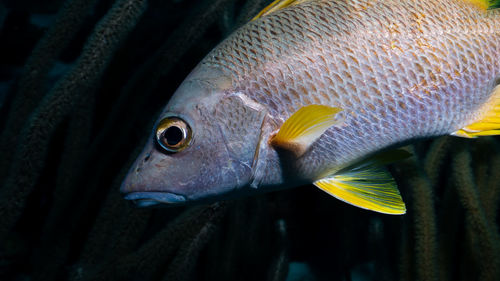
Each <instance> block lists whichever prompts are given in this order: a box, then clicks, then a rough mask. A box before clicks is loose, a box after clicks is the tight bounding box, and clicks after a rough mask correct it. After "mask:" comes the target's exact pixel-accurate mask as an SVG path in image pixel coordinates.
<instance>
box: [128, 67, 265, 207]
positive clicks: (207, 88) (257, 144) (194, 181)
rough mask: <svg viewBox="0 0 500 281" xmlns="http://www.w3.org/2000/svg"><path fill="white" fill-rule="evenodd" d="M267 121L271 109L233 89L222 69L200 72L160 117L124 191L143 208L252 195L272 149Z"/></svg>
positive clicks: (188, 82) (194, 75) (189, 80)
mask: <svg viewBox="0 0 500 281" xmlns="http://www.w3.org/2000/svg"><path fill="white" fill-rule="evenodd" d="M265 118H266V111H265V109H264V108H263V107H261V106H260V105H258V104H256V103H254V102H252V101H250V100H249V99H248V98H246V96H244V95H242V94H240V93H238V92H236V91H235V90H234V89H232V85H231V81H230V79H228V78H227V77H225V76H224V75H223V74H221V73H220V72H218V71H217V69H212V68H208V67H198V68H196V69H195V70H194V71H193V72H192V73H191V74H190V75H189V76H188V77H187V78H186V80H185V81H184V82H183V83H182V84H181V85H180V86H179V88H178V89H177V91H176V92H175V93H174V96H173V97H172V99H171V100H170V102H169V103H168V104H167V106H166V107H165V109H164V110H163V112H162V113H161V114H160V117H159V118H158V121H157V122H156V125H155V127H154V129H153V132H152V135H151V138H150V139H149V140H148V142H147V144H146V146H145V148H144V150H143V151H142V153H141V154H140V155H139V157H138V158H137V160H136V162H135V163H134V164H133V166H132V167H131V169H130V170H129V173H128V174H127V176H126V178H125V180H124V182H123V183H122V186H121V192H122V193H124V194H125V198H126V199H129V200H134V202H135V203H136V204H137V205H139V206H151V205H157V204H159V203H166V204H167V205H180V204H186V203H192V202H200V201H202V202H203V201H216V200H218V199H222V198H227V197H232V196H236V197H237V195H239V194H242V193H248V192H249V190H251V189H252V188H251V187H249V186H250V185H251V183H252V181H253V180H254V177H255V166H256V161H257V160H258V158H259V157H258V154H259V153H258V151H259V149H262V147H261V144H262V143H264V145H266V146H267V141H261V140H262V139H265V138H266V137H267V136H265V134H263V133H262V127H263V124H265V122H264V120H265ZM266 149H267V148H266ZM261 160H262V159H261Z"/></svg>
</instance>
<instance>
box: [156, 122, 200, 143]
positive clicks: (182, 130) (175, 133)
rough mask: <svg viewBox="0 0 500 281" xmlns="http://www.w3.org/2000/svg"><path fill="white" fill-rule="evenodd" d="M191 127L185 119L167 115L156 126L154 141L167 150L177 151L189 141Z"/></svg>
mask: <svg viewBox="0 0 500 281" xmlns="http://www.w3.org/2000/svg"><path fill="white" fill-rule="evenodd" d="M191 137H192V133H191V128H190V127H189V125H188V124H187V123H186V121H184V120H182V119H180V118H177V117H167V118H164V119H163V120H161V121H160V123H159V124H158V126H157V127H156V141H157V142H158V144H159V145H160V146H161V147H162V148H163V149H165V150H166V151H168V152H179V151H181V150H183V149H185V148H186V147H188V145H189V144H190V143H191Z"/></svg>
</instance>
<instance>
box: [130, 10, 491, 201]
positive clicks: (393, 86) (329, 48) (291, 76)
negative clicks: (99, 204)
mask: <svg viewBox="0 0 500 281" xmlns="http://www.w3.org/2000/svg"><path fill="white" fill-rule="evenodd" d="M277 2H283V1H277ZM285 2H293V3H292V5H288V6H286V7H283V8H280V9H276V10H275V11H272V12H271V13H267V14H264V15H262V16H260V17H258V18H257V19H255V20H253V21H251V22H249V23H248V24H246V25H245V26H243V27H242V28H240V29H238V30H237V31H235V32H234V33H233V34H232V35H230V36H229V37H228V38H227V39H226V40H224V41H223V42H221V44H219V45H218V46H217V47H216V48H215V49H214V50H213V51H212V52H210V53H209V54H208V55H207V56H206V57H205V59H203V61H202V62H200V64H199V65H198V66H197V67H196V68H195V69H194V70H193V72H192V73H191V74H190V75H189V77H187V78H186V80H185V81H184V82H183V84H182V85H181V86H180V87H179V89H178V90H177V92H176V93H175V94H174V96H173V98H172V99H171V101H170V102H169V104H168V105H167V106H166V108H165V110H164V112H163V113H162V114H161V116H160V120H162V119H165V118H170V117H180V118H181V119H182V120H185V121H186V123H188V124H189V126H190V130H192V132H193V139H192V140H190V143H189V144H188V145H187V146H188V147H187V148H186V149H184V150H182V151H179V152H175V153H170V154H169V153H165V152H164V151H163V152H162V151H161V149H159V148H158V147H157V145H156V144H154V143H153V141H151V143H149V144H148V145H147V146H146V148H145V150H144V152H143V154H142V155H141V156H140V157H139V159H138V160H137V162H136V164H135V166H134V167H133V168H132V169H131V171H130V173H129V175H128V177H127V180H126V181H125V182H124V184H123V186H122V191H123V192H125V193H129V195H128V198H129V199H135V200H137V199H139V200H142V201H141V202H149V203H152V202H153V201H154V202H167V203H168V202H171V203H174V201H175V202H177V201H182V202H186V201H191V200H203V199H210V198H212V199H217V198H225V197H228V196H239V195H241V194H250V193H255V192H257V191H268V190H273V189H278V188H284V187H291V186H296V185H300V184H304V183H311V182H314V183H315V184H316V185H317V186H319V187H320V188H322V187H321V183H320V181H321V180H323V179H328V178H330V179H333V178H334V177H335V175H336V174H339V173H341V172H342V171H345V170H346V169H348V168H349V167H352V166H353V165H356V163H359V162H360V161H362V160H363V159H365V158H366V157H367V156H369V155H373V154H375V153H376V152H378V151H381V150H384V149H386V148H388V147H391V146H394V145H397V144H400V143H403V142H408V141H411V140H414V139H419V138H425V137H432V136H438V135H446V134H455V135H458V136H463V137H474V136H476V135H481V132H486V133H483V134H496V133H497V131H496V130H497V129H498V128H500V126H498V124H496V123H495V122H497V121H498V120H496V118H497V113H496V110H497V109H498V102H497V101H498V100H499V98H500V91H497V90H496V89H498V88H496V86H497V85H498V84H499V80H498V79H499V78H500V11H499V10H498V9H491V10H486V9H485V7H483V6H481V4H478V3H484V2H481V1H468V0H437V1H436V0H418V1H416V0H415V1H414V0H399V1H392V0H387V1H372V0H370V1H365V0H353V1H327V0H323V1H322V0H318V1H314V0H309V1H307V0H306V1H304V0H303V1H285ZM311 105H321V106H325V107H329V108H336V109H338V110H336V111H335V113H332V116H334V117H332V118H330V119H331V122H330V121H329V122H330V123H328V124H329V125H328V127H327V128H326V129H325V130H323V131H321V132H320V133H318V135H317V136H314V137H310V138H302V141H295V142H294V140H292V139H291V140H290V141H289V142H288V143H289V144H292V145H288V146H287V145H285V146H280V145H274V144H275V143H276V142H274V143H273V138H275V137H276V136H277V132H279V131H280V128H283V127H284V124H286V122H287V121H286V120H290V119H293V118H292V117H293V116H294V114H295V113H298V112H299V111H300V109H301V108H306V107H308V106H311ZM308 110H309V111H307V110H306V111H304V112H305V113H303V114H307V112H310V115H314V114H315V113H314V112H319V111H321V108H314V109H313V108H312V107H309V109H308ZM325 114H326V113H325ZM492 114H493V115H492ZM488 118H489V119H488ZM296 119H297V118H296ZM302 119H303V118H302ZM485 120H486V121H485ZM492 120H493V121H492ZM290 122H291V123H293V122H292V121H290ZM297 122H299V123H300V121H296V122H295V123H297ZM492 122H493V123H494V125H491V123H492ZM295 123H294V124H295ZM478 124H479V125H478ZM485 124H487V125H485ZM495 124H496V125H495ZM312 127H314V126H312ZM282 130H283V129H282ZM278 134H279V133H278ZM475 134H476V135H475ZM305 139H307V140H308V142H307V143H305V141H304V140H305ZM285 142H286V140H285ZM287 151H289V152H294V151H295V153H287ZM297 151H300V153H296V152H297ZM148 155H149V157H146V156H148ZM152 155H153V156H152ZM146 158H148V161H144V159H146ZM151 158H154V160H152V159H151ZM151 160H152V161H151ZM152 162H153V163H152ZM351 170H352V169H351ZM354 170H355V169H354ZM358 183H359V182H358ZM323 184H324V182H323ZM322 189H323V190H325V188H322ZM325 191H327V190H325ZM327 192H329V191H327ZM146 193H148V194H146ZM329 193H331V194H332V193H335V192H329ZM152 194H154V195H155V196H156V197H155V196H152ZM165 194H170V195H165ZM160 195H161V196H164V197H163V198H160V197H161V196H160ZM173 195H176V196H178V197H175V196H173ZM332 195H334V196H335V197H337V198H340V199H342V200H344V199H345V198H343V197H342V196H341V195H339V196H337V195H338V194H332ZM398 195H399V193H398ZM158 196H160V197H158ZM165 196H167V197H168V198H167V197H165ZM174 197H175V198H176V200H174V199H173V198H174ZM145 199H147V200H149V201H145ZM151 200H152V201H151ZM391 200H392V199H391ZM344 201H347V202H349V203H352V202H350V201H349V200H347V199H346V200H344ZM145 205H147V204H145ZM355 205H360V204H355ZM365 207H366V206H365ZM367 208H368V207H367ZM368 209H372V208H368Z"/></svg>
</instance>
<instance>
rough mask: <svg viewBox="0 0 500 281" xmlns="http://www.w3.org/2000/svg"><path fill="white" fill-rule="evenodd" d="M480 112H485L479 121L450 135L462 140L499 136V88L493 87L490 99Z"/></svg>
mask: <svg viewBox="0 0 500 281" xmlns="http://www.w3.org/2000/svg"><path fill="white" fill-rule="evenodd" d="M480 110H481V111H483V112H485V114H483V117H482V119H481V120H479V121H477V122H475V123H472V124H470V125H468V126H466V127H464V128H462V129H460V130H458V131H456V132H454V133H452V135H454V136H457V137H464V138H477V137H480V136H494V135H500V86H496V87H495V89H494V92H493V94H492V96H491V98H490V99H489V100H488V102H486V104H485V105H484V106H483V107H482V108H481V109H480Z"/></svg>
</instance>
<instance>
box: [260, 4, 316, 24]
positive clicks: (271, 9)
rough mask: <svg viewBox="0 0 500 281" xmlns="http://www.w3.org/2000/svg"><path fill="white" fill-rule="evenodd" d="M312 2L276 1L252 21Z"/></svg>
mask: <svg viewBox="0 0 500 281" xmlns="http://www.w3.org/2000/svg"><path fill="white" fill-rule="evenodd" d="M308 1H311V0H275V1H273V2H272V3H271V4H269V5H268V6H267V7H265V8H264V9H263V10H262V11H260V12H259V13H258V14H257V15H256V16H255V17H254V18H253V19H252V20H256V19H258V18H261V17H263V16H267V15H269V14H271V13H273V12H275V11H278V10H281V9H283V8H286V7H289V6H293V5H297V4H300V3H303V2H308Z"/></svg>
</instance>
